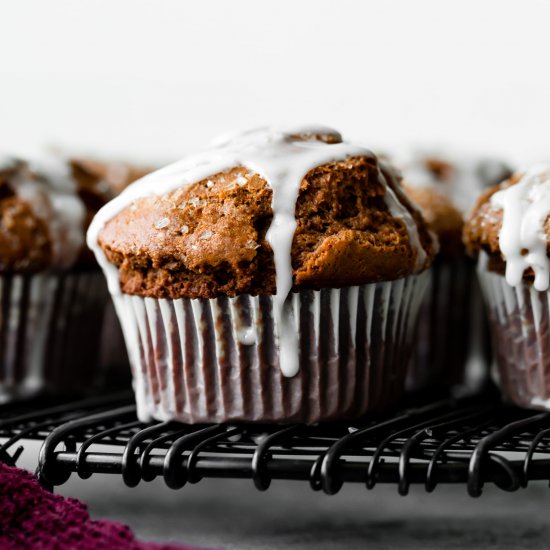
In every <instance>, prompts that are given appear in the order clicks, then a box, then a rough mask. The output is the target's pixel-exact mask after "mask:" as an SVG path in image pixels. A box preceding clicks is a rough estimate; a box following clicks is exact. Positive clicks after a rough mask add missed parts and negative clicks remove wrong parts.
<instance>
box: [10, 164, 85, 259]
mask: <svg viewBox="0 0 550 550" xmlns="http://www.w3.org/2000/svg"><path fill="white" fill-rule="evenodd" d="M2 168H17V171H16V173H15V174H14V175H13V176H12V177H11V178H10V181H9V185H10V187H11V188H12V189H13V191H14V193H15V194H16V195H17V196H18V197H20V198H21V199H22V200H24V201H25V202H27V203H28V204H29V205H30V207H31V209H32V210H33V212H34V214H35V215H36V216H37V217H38V218H40V219H41V220H43V221H44V222H45V223H46V225H47V227H48V231H49V234H50V238H51V242H52V265H53V266H54V267H55V268H61V269H66V268H69V267H71V266H72V265H73V264H74V262H75V261H76V259H77V257H78V254H79V252H80V250H81V249H82V246H83V245H84V218H85V214H86V211H85V208H84V204H83V203H82V200H81V199H80V197H79V196H78V194H77V185H76V182H75V181H74V179H73V177H72V174H71V170H70V166H69V164H68V162H67V161H65V160H63V159H61V158H58V157H54V156H35V157H33V158H31V159H30V160H26V161H20V160H18V159H15V158H10V157H6V158H5V159H2V158H0V169H2Z"/></svg>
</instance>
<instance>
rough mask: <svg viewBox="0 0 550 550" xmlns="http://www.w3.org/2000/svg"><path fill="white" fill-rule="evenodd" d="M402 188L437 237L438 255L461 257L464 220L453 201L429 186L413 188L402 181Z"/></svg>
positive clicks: (462, 252)
mask: <svg viewBox="0 0 550 550" xmlns="http://www.w3.org/2000/svg"><path fill="white" fill-rule="evenodd" d="M403 188H404V189H405V192H406V193H407V195H408V196H409V197H410V198H411V199H412V201H413V202H414V203H415V204H416V205H417V206H418V207H419V208H420V211H421V212H422V214H423V216H424V219H425V220H426V222H427V224H428V226H429V228H430V229H431V230H432V231H433V232H434V233H435V234H436V235H437V238H438V241H439V255H440V256H441V257H442V258H456V257H459V256H461V255H463V254H464V245H463V244H462V229H463V226H464V219H463V217H462V214H461V212H460V211H459V210H458V209H457V208H456V207H455V205H454V204H453V201H452V200H451V199H450V198H449V197H448V196H447V195H445V194H444V193H443V192H442V191H441V190H440V189H437V188H434V187H431V186H427V187H413V186H411V185H409V184H408V182H406V181H404V182H403Z"/></svg>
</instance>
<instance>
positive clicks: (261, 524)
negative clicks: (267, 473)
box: [22, 451, 550, 550]
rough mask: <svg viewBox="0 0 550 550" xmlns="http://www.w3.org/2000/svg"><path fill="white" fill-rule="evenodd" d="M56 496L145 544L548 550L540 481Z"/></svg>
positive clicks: (74, 488)
mask: <svg viewBox="0 0 550 550" xmlns="http://www.w3.org/2000/svg"><path fill="white" fill-rule="evenodd" d="M33 455H34V453H33V452H28V451H27V452H26V457H25V458H24V460H23V464H22V465H24V466H25V465H26V466H27V467H31V468H32V467H33V458H32V457H33ZM34 456H35V455H34ZM57 492H59V493H61V494H63V495H68V496H73V497H76V498H79V499H82V500H84V501H86V502H87V503H88V504H89V507H90V512H91V514H92V516H93V517H94V518H109V519H113V520H118V521H122V522H124V523H127V524H128V525H130V526H131V527H132V528H133V529H134V530H135V531H136V533H138V535H139V536H141V537H142V538H145V539H147V540H156V541H175V542H183V543H190V544H191V543H192V544H197V545H202V546H205V547H210V548H227V549H232V550H233V549H234V550H251V549H258V550H279V549H287V550H294V549H296V550H306V549H308V550H309V549H316V550H324V549H335V550H340V549H346V550H351V549H355V548H359V549H362V548H366V549H372V550H382V549H394V548H396V549H401V548H406V549H407V550H417V549H426V550H431V549H443V548H444V549H447V550H455V549H456V550H458V549H468V550H471V549H474V548H483V549H489V550H492V549H495V550H496V549H529V550H533V549H543V548H550V489H549V488H548V487H547V485H546V484H543V483H538V484H533V485H532V486H530V487H529V488H528V489H527V490H521V491H519V492H516V493H505V492H503V491H500V490H499V489H496V488H494V487H491V486H487V487H486V488H485V490H484V494H483V495H482V497H481V498H478V499H472V498H470V497H468V496H467V494H466V489H465V487H463V486H439V487H438V488H437V489H436V491H435V492H434V493H432V494H427V493H426V492H425V491H424V488H423V487H420V486H416V487H413V488H412V491H411V494H410V495H408V496H407V497H400V496H399V495H398V494H397V491H396V488H395V487H394V486H382V485H381V486H377V487H375V489H374V490H372V491H367V490H366V489H365V488H364V487H362V486H359V485H348V486H345V487H344V488H343V489H342V491H341V492H340V493H338V494H337V495H335V496H326V495H324V494H322V493H314V492H313V491H311V489H310V488H309V486H308V485H307V484H305V483H301V482H274V483H273V484H272V487H271V488H270V489H269V490H268V491H266V492H264V493H261V492H259V491H257V490H256V489H255V488H254V487H253V485H252V482H251V481H248V480H213V479H210V480H203V481H201V482H200V483H199V484H197V485H189V486H186V487H184V488H183V489H181V490H178V491H173V490H171V489H168V488H167V487H166V486H165V485H164V483H163V482H162V480H155V481H153V482H151V483H142V484H141V485H139V486H138V487H136V488H133V489H129V488H127V487H125V486H124V484H123V483H122V481H121V479H119V478H118V477H117V476H93V477H92V478H90V479H87V480H81V479H79V478H77V477H74V476H73V478H71V480H69V482H68V483H67V484H65V485H63V486H62V487H60V488H58V489H57Z"/></svg>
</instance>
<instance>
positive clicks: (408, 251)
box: [88, 128, 434, 423]
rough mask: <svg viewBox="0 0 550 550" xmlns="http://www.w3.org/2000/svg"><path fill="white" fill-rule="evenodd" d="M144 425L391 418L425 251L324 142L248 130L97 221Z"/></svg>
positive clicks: (390, 179) (417, 220) (348, 160)
mask: <svg viewBox="0 0 550 550" xmlns="http://www.w3.org/2000/svg"><path fill="white" fill-rule="evenodd" d="M88 244H89V246H90V247H91V248H92V249H93V250H94V252H95V253H96V256H97V259H98V261H99V263H100V264H101V265H102V267H103V268H104V270H105V274H106V276H107V278H108V281H109V287H110V290H111V293H112V294H113V297H114V300H115V304H116V307H117V312H118V314H119V317H120V320H121V323H122V326H123V330H124V334H125V337H126V341H127V347H128V351H129V355H130V360H131V363H132V367H133V375H134V387H135V391H136V397H137V404H138V414H139V416H140V418H142V419H148V418H151V417H153V418H156V419H177V420H180V421H184V422H222V421H234V420H248V421H261V422H291V421H292V422H307V423H312V422H317V421H320V420H331V419H336V418H342V417H351V416H357V415H361V414H364V413H365V412H367V411H372V410H380V409H383V408H388V407H391V406H393V405H395V403H396V401H397V400H398V399H399V396H400V395H401V392H402V390H403V386H404V380H405V375H406V363H407V360H406V359H407V356H408V353H409V351H410V345H411V336H412V328H413V326H414V322H415V316H416V311H417V308H418V304H419V301H420V298H421V295H422V291H423V287H424V284H425V280H426V279H425V270H426V269H427V268H428V266H429V265H430V264H431V261H432V258H433V255H434V244H433V242H432V238H431V236H430V234H429V232H428V229H427V226H426V224H425V222H424V220H423V219H422V217H421V215H420V214H419V212H418V211H417V210H416V209H415V208H414V207H413V206H412V204H411V203H410V201H409V200H408V199H407V198H406V196H405V194H404V193H403V191H402V190H401V188H400V185H399V181H397V179H396V178H395V176H394V175H393V173H391V172H390V171H387V170H385V169H384V168H383V167H381V166H380V164H379V163H378V160H377V158H376V156H375V155H373V154H372V153H371V152H369V151H368V150H366V149H363V148H360V147H355V146H352V145H350V144H348V143H345V142H342V140H341V138H340V135H339V134H338V133H337V132H335V131H333V130H330V129H324V128H303V129H297V130H294V131H289V132H284V131H278V130H270V129H261V130H256V131H251V132H248V133H245V134H241V135H238V136H235V137H233V138H232V139H229V140H225V141H223V142H221V143H220V145H219V146H218V147H216V148H214V149H212V150H209V151H207V152H205V153H202V154H199V155H197V156H195V157H192V158H189V159H184V160H183V161H180V162H179V163H176V164H174V165H172V166H169V167H167V168H165V169H163V170H160V171H158V172H156V173H154V174H152V175H150V176H148V177H146V178H144V179H142V180H141V181H139V182H136V183H135V184H134V185H132V186H130V187H129V188H128V189H127V190H126V191H125V192H123V193H122V194H121V195H120V197H118V198H117V199H115V200H114V201H112V202H111V203H109V204H108V205H107V206H106V207H104V208H103V209H102V210H101V211H100V212H99V214H98V215H97V216H96V218H95V219H94V221H93V222H92V225H91V227H90V230H89V232H88Z"/></svg>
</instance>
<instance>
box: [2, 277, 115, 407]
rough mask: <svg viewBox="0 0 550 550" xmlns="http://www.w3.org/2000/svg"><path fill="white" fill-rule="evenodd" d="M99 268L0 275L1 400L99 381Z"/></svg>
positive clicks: (102, 289)
mask: <svg viewBox="0 0 550 550" xmlns="http://www.w3.org/2000/svg"><path fill="white" fill-rule="evenodd" d="M107 300H108V293H107V289H106V285H105V281H104V278H103V276H102V274H101V273H100V272H88V273H85V272H83V273H71V274H35V275H3V276H0V400H7V399H10V398H13V397H20V396H27V395H30V394H33V393H36V392H38V391H41V390H44V389H47V390H53V391H69V390H70V391H72V390H81V389H89V388H90V387H91V385H92V384H93V383H94V382H95V381H97V380H98V377H99V376H100V374H101V373H100V372H98V368H97V364H96V361H97V358H98V354H99V348H100V335H101V326H102V321H103V312H104V307H105V304H106V303H107Z"/></svg>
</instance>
